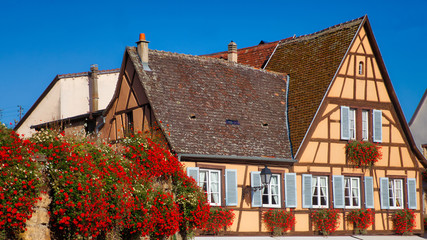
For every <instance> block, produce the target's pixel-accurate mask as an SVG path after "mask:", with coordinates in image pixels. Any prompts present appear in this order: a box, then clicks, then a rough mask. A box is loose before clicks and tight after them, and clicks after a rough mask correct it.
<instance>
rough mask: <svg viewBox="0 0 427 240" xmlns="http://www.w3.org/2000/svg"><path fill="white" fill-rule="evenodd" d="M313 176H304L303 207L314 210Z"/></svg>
mask: <svg viewBox="0 0 427 240" xmlns="http://www.w3.org/2000/svg"><path fill="white" fill-rule="evenodd" d="M311 178H312V177H311V174H303V175H302V207H303V208H312V207H313V198H312V196H311Z"/></svg>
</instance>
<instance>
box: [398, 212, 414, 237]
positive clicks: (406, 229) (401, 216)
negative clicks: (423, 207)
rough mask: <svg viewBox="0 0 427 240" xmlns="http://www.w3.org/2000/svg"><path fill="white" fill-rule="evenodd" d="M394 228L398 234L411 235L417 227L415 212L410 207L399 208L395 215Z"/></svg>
mask: <svg viewBox="0 0 427 240" xmlns="http://www.w3.org/2000/svg"><path fill="white" fill-rule="evenodd" d="M393 225H394V230H395V231H396V233H397V234H403V235H410V234H412V230H413V229H414V228H415V213H414V211H413V210H410V209H402V210H397V211H396V212H395V213H394V215H393Z"/></svg>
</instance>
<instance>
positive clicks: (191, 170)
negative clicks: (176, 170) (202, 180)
mask: <svg viewBox="0 0 427 240" xmlns="http://www.w3.org/2000/svg"><path fill="white" fill-rule="evenodd" d="M187 175H188V176H189V177H192V178H193V179H194V180H196V183H197V185H198V184H199V168H198V167H188V168H187Z"/></svg>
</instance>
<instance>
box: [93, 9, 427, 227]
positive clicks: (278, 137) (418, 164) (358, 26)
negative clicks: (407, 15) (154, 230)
mask: <svg viewBox="0 0 427 240" xmlns="http://www.w3.org/2000/svg"><path fill="white" fill-rule="evenodd" d="M262 45H263V44H262ZM262 45H258V46H255V47H250V48H245V49H243V50H242V49H239V50H238V49H237V48H236V45H235V43H231V44H230V45H229V52H228V53H227V58H228V60H229V61H223V60H221V59H210V58H207V57H197V56H190V55H183V54H175V53H168V52H161V51H149V50H148V42H147V41H145V39H144V38H142V39H140V41H139V42H138V48H134V47H128V48H127V49H126V51H125V54H124V59H123V63H122V66H121V69H120V75H119V81H118V83H117V87H116V91H115V93H114V96H113V98H112V101H111V102H110V104H109V106H108V107H107V109H106V111H105V112H104V114H103V115H104V116H105V117H106V120H105V125H104V127H103V128H102V130H101V132H102V134H101V136H103V137H104V138H107V139H108V140H109V141H111V142H117V141H120V140H121V139H123V138H124V137H125V136H126V133H129V132H135V131H143V132H150V133H152V134H153V131H152V129H154V130H157V133H159V132H160V134H161V135H163V139H164V140H166V141H167V143H168V146H169V147H170V149H171V151H172V152H173V153H175V154H177V156H178V158H179V159H180V161H182V162H183V163H184V164H185V166H186V167H187V172H188V174H189V175H190V176H192V177H193V178H194V179H195V180H196V181H197V182H198V183H199V185H200V186H201V187H202V188H203V189H204V190H205V191H206V192H207V196H208V199H209V201H210V203H211V205H212V206H223V207H227V208H232V209H234V210H235V211H236V218H235V220H234V224H233V225H232V226H231V228H230V231H228V232H227V233H226V234H228V235H261V234H267V232H266V231H267V229H266V228H265V225H264V224H263V223H262V219H261V216H262V212H263V211H266V210H268V209H270V208H280V209H286V210H291V209H292V210H293V212H294V213H295V215H296V221H297V225H296V226H295V228H294V229H292V231H291V232H290V233H289V234H290V235H307V234H315V233H314V228H313V226H312V222H311V219H310V213H312V212H313V211H315V210H318V209H322V208H327V209H330V208H335V209H338V210H339V212H340V216H341V220H340V221H341V222H340V226H339V229H338V231H337V233H336V234H352V233H353V226H351V225H350V224H349V223H348V222H347V219H346V215H347V214H348V213H349V212H350V211H351V210H354V209H365V208H371V209H374V211H375V221H374V225H373V226H372V227H370V229H368V231H369V233H370V234H391V233H393V224H392V221H391V219H392V215H393V213H394V212H395V211H396V210H397V209H413V210H414V211H415V214H416V228H415V230H414V233H416V234H421V233H423V231H424V230H423V211H422V202H423V201H422V187H421V186H422V181H421V174H420V173H421V171H422V170H423V169H424V167H425V166H427V162H426V160H425V158H424V157H423V156H422V154H421V153H420V152H419V151H418V149H417V148H416V146H415V143H414V140H413V138H412V135H411V133H410V131H409V127H408V125H407V123H406V121H405V118H404V116H403V113H402V110H401V107H400V105H399V102H398V100H397V97H396V94H395V92H394V89H393V87H392V84H391V81H390V79H389V76H388V73H387V71H386V68H385V65H384V62H383V60H382V57H381V54H380V52H379V49H378V46H377V44H376V41H375V38H374V35H373V32H372V29H371V26H370V23H369V21H368V18H367V17H366V16H365V17H362V18H359V19H356V20H353V21H350V22H346V23H343V24H340V25H336V26H333V27H330V28H328V29H325V30H322V31H320V32H316V33H313V34H309V35H304V36H300V37H293V38H289V39H284V40H281V41H278V42H274V43H272V44H269V45H264V46H262ZM264 47H265V48H264ZM256 49H259V51H262V52H263V53H262V54H261V53H258V52H257V50H256ZM266 49H268V51H269V52H270V53H269V54H270V56H268V54H264V51H267V50H266ZM243 53H245V54H246V56H245V57H239V54H243ZM208 56H209V57H216V58H222V59H224V58H225V57H224V53H219V54H210V55H208ZM247 59H250V60H247ZM235 61H237V62H242V61H243V62H242V63H244V64H247V65H249V66H254V67H256V68H260V67H262V68H264V69H265V70H268V71H271V72H267V71H264V70H257V69H254V68H250V67H249V66H244V65H240V64H236V63H235ZM273 72H275V73H273ZM277 73H281V74H277ZM355 140H357V141H369V142H373V143H376V144H378V146H379V147H381V151H382V159H381V160H380V161H378V162H377V163H376V164H375V165H374V166H373V167H371V168H369V169H360V168H355V167H353V166H351V165H350V164H349V163H348V162H347V160H346V154H345V146H346V144H347V143H348V142H349V141H355ZM264 166H268V168H270V169H271V171H272V173H273V175H272V181H271V182H270V184H269V185H268V186H267V187H265V188H264V189H263V190H258V189H257V187H259V186H260V171H261V169H263V168H264Z"/></svg>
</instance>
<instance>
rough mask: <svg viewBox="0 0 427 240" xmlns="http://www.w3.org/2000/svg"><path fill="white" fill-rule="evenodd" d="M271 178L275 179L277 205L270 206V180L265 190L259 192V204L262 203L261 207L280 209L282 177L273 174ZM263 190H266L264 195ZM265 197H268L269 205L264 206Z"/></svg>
mask: <svg viewBox="0 0 427 240" xmlns="http://www.w3.org/2000/svg"><path fill="white" fill-rule="evenodd" d="M273 176H274V177H277V197H278V203H277V204H272V193H271V187H272V186H271V185H272V182H271V180H270V183H269V184H268V186H267V188H265V187H264V188H263V189H262V190H261V191H262V192H261V202H262V207H268V208H281V207H282V197H281V195H282V188H281V186H280V185H281V184H280V183H281V179H282V177H281V174H278V173H273V174H272V175H271V177H272V178H273ZM265 189H268V193H267V194H264V191H265ZM265 195H266V196H267V197H268V200H269V203H267V204H264V196H265Z"/></svg>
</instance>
